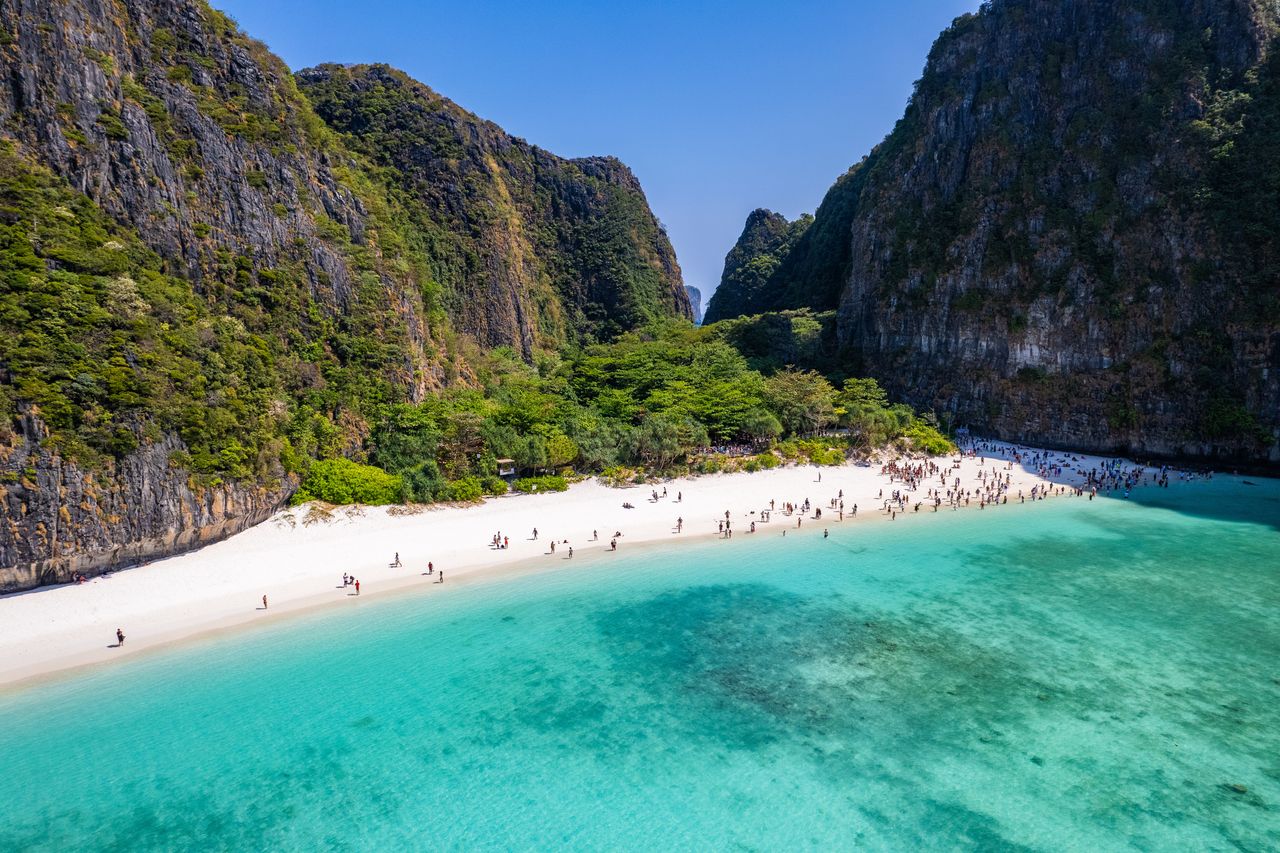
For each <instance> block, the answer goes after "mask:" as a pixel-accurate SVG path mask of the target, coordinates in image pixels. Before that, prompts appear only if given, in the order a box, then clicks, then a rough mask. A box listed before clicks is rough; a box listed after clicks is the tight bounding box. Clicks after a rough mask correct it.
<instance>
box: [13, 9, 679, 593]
mask: <svg viewBox="0 0 1280 853" xmlns="http://www.w3.org/2000/svg"><path fill="white" fill-rule="evenodd" d="M0 72H2V73H0V526H2V527H3V530H2V531H0V589H4V590H10V589H15V588H26V587H28V586H32V585H36V584H39V583H43V582H48V581H53V580H64V579H66V577H68V576H69V574H70V573H72V572H77V571H81V572H85V573H88V574H93V573H95V572H98V571H101V570H104V569H106V568H109V567H116V566H121V565H125V564H127V563H129V562H132V561H137V560H142V559H150V558H153V557H156V556H161V555H165V554H170V553H176V552H178V551H180V550H183V549H185V548H189V547H193V546H195V545H199V544H202V543H204V542H208V541H212V540H214V539H216V538H219V537H221V536H225V535H229V534H230V533H233V532H235V531H237V530H239V529H242V528H243V527H244V526H246V525H248V524H251V523H255V522H256V521H257V520H259V519H261V518H263V517H265V516H266V515H267V514H269V513H270V512H271V511H272V510H274V509H276V508H278V507H279V506H281V505H282V504H283V502H284V501H285V500H286V499H287V498H288V496H289V494H290V493H291V491H292V490H293V488H294V485H295V484H296V482H297V476H298V473H299V472H300V471H302V470H304V469H305V467H306V465H307V461H308V460H309V459H314V458H323V457H331V456H336V455H352V456H360V455H361V454H362V453H363V448H364V445H365V441H366V439H367V437H368V436H369V434H370V431H371V429H372V427H371V423H370V421H371V419H372V418H374V417H376V416H377V412H378V411H379V407H382V406H385V404H387V403H398V402H414V401H420V400H423V399H424V398H425V397H426V396H427V395H429V394H431V393H433V392H434V391H436V390H439V389H443V388H446V387H449V386H451V385H459V384H461V385H467V384H472V383H474V381H475V378H474V373H473V372H472V369H471V367H470V366H469V365H468V363H467V360H466V356H465V353H467V352H472V351H474V349H473V347H471V346H470V345H469V344H467V343H466V342H465V340H464V337H465V336H463V335H456V334H454V332H456V331H458V330H461V331H462V332H470V333H474V334H475V336H476V337H477V338H478V339H479V340H480V342H481V343H482V344H489V345H493V344H512V345H514V346H516V347H517V348H519V349H522V350H523V351H524V352H525V353H526V354H527V353H530V352H531V347H534V346H550V345H555V344H558V343H562V342H564V341H566V340H571V339H575V338H577V337H582V338H587V339H590V338H594V337H606V336H608V335H610V334H612V333H613V332H614V331H621V330H624V329H626V328H629V327H630V325H631V324H634V323H638V322H641V321H643V320H644V319H648V318H650V317H651V316H668V315H675V316H688V301H687V298H686V296H685V294H684V291H683V289H682V288H681V287H680V273H679V267H678V265H677V264H676V261H675V256H674V253H672V252H671V249H670V244H669V243H668V242H667V241H666V237H665V234H663V233H662V229H661V227H660V226H659V225H658V223H657V221H656V219H655V218H654V217H653V215H652V213H651V212H650V211H649V210H648V207H647V204H646V203H645V200H644V196H643V194H642V193H641V191H640V188H639V185H638V183H637V182H636V180H635V177H634V176H633V175H632V174H631V173H630V171H629V170H628V169H627V168H626V167H625V166H624V165H622V164H621V163H619V162H617V161H616V160H612V159H609V158H592V159H589V160H582V161H565V160H560V159H559V158H555V157H554V156H553V155H550V154H547V153H546V152H541V151H539V150H538V149H535V148H533V147H532V146H528V145H526V144H524V143H522V142H520V141H518V140H513V139H511V138H510V137H507V136H506V135H505V134H502V133H501V131H500V130H499V129H497V128H496V127H494V126H492V125H489V124H487V123H484V122H481V121H480V120H479V119H476V118H475V117H473V116H470V115H469V114H466V113H464V112H463V111H461V110H459V109H457V108H456V107H454V106H452V105H451V104H447V102H444V100H443V99H440V98H438V97H437V98H435V101H433V102H432V103H434V104H435V106H430V105H428V107H429V108H430V109H437V108H439V107H441V106H444V109H443V111H442V112H444V113H447V114H448V116H449V118H448V120H447V121H442V122H441V123H440V124H439V125H433V126H432V127H433V131H432V132H439V133H442V134H445V135H446V136H447V135H448V134H452V136H451V137H449V138H448V139H447V140H445V142H444V143H442V144H445V146H446V149H447V152H446V155H447V156H446V155H442V156H445V159H446V160H448V159H449V158H457V159H459V160H460V161H465V163H467V164H470V165H469V166H468V167H467V168H461V167H458V168H456V169H454V170H453V171H449V170H447V169H446V170H445V171H443V172H438V171H433V170H434V168H435V166H436V165H438V163H437V160H436V159H432V158H433V157H435V155H434V154H431V155H429V156H427V162H428V164H429V165H430V166H431V168H429V169H427V170H426V171H425V172H424V173H423V175H425V176H426V178H425V179H426V180H427V183H428V184H430V180H438V181H439V185H438V186H434V185H433V187H432V189H431V192H430V193H426V194H422V195H419V194H417V193H415V187H417V186H418V184H417V183H416V181H417V180H418V178H419V177H423V175H418V174H416V173H414V172H413V171H412V169H411V168H410V167H411V166H413V165H414V162H415V161H414V160H413V156H414V155H413V154H412V153H411V154H410V155H409V156H407V158H406V159H405V160H404V161H403V163H402V164H403V165H404V166H405V167H406V169H407V170H408V171H406V173H405V174H403V175H400V174H398V173H394V172H393V170H391V169H387V168H380V166H386V165H387V162H386V161H380V162H379V163H378V164H377V165H375V164H373V163H371V159H374V158H375V155H377V154H378V153H379V150H378V149H377V147H376V146H372V145H370V146H368V148H367V151H368V152H370V153H365V150H364V149H361V150H357V149H356V148H355V147H353V146H349V145H348V144H347V141H346V140H347V139H351V140H354V139H356V137H355V135H350V136H348V137H347V138H346V139H344V137H342V136H340V135H339V134H338V133H336V132H335V131H334V130H332V129H331V128H330V127H329V126H328V125H326V124H325V122H324V121H323V120H321V119H320V118H319V117H318V116H317V115H316V114H315V112H314V111H313V109H312V106H311V104H310V102H309V101H308V100H307V98H306V97H305V96H304V95H303V94H302V93H301V92H299V90H298V88H297V83H296V80H295V78H294V77H293V75H292V74H290V73H289V71H288V69H287V68H285V66H284V64H283V63H282V62H281V61H280V60H279V59H278V58H276V57H274V56H273V55H271V54H270V53H269V52H268V51H267V50H266V48H265V47H264V46H262V45H261V44H259V43H257V42H255V41H253V40H252V39H249V38H248V37H246V36H245V35H244V34H243V33H241V32H240V31H239V30H238V29H237V28H236V26H235V25H234V24H233V23H232V22H231V21H230V20H229V19H227V18H226V17H225V16H223V15H221V14H220V13H218V12H216V11H213V10H211V9H210V8H209V7H208V6H207V5H205V4H204V3H203V2H202V0H60V2H37V1H36V0H0ZM401 82H404V81H401ZM405 85H409V84H408V83H405ZM413 85H414V86H416V84H413ZM428 124H429V123H428ZM441 138H442V139H443V137H441ZM513 152H514V153H513ZM508 155H511V156H508ZM477 164H478V165H477ZM471 166H476V169H472V168H471ZM450 168H453V167H452V166H451V167H450ZM485 176H487V177H485ZM481 178H483V180H481ZM485 181H487V183H485ZM455 184H456V186H455ZM477 184H480V186H479V187H478V188H477ZM432 193H434V194H432ZM424 199H425V201H424ZM436 202H440V204H441V205H443V208H447V209H448V210H450V211H452V212H453V213H456V214H457V217H458V218H456V219H455V218H449V216H444V217H442V218H440V219H435V218H433V216H434V214H435V212H436V211H437V210H438V209H442V208H437V207H433V206H432V205H433V204H435V203H436ZM450 205H456V208H457V209H456V210H454V209H453V208H451V207H450ZM530 210H531V211H534V213H536V216H533V215H530V214H529V213H528V211H530ZM539 217H541V218H539ZM548 247H551V249H548ZM547 252H551V257H550V260H548V255H547V254H546V253H547ZM513 271H514V272H513ZM504 288H506V290H504Z"/></svg>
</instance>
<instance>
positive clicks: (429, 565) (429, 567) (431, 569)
mask: <svg viewBox="0 0 1280 853" xmlns="http://www.w3.org/2000/svg"><path fill="white" fill-rule="evenodd" d="M435 570H436V567H435V564H434V563H432V562H431V561H430V560H427V574H431V573H432V572H434V571H435Z"/></svg>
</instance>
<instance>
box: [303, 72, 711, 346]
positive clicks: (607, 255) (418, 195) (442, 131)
mask: <svg viewBox="0 0 1280 853" xmlns="http://www.w3.org/2000/svg"><path fill="white" fill-rule="evenodd" d="M298 82H299V85H300V86H301V88H302V91H303V92H304V93H305V94H306V96H307V97H308V98H309V99H310V101H311V103H312V104H313V105H314V106H315V109H316V111H317V113H318V114H319V115H320V116H321V118H323V119H324V120H325V121H326V122H327V123H328V124H329V125H330V126H332V127H333V128H334V129H335V130H337V131H339V132H341V133H342V134H344V137H345V139H346V140H347V141H348V143H349V144H350V145H351V146H352V147H353V148H355V149H356V150H358V151H360V152H362V153H364V154H366V155H368V156H369V157H370V158H371V159H372V160H373V161H374V162H375V163H377V164H378V165H382V166H386V167H388V171H386V172H384V173H383V175H384V177H385V178H386V179H387V180H388V181H389V182H390V185H391V189H392V190H393V191H398V192H400V193H402V194H403V198H404V202H405V206H406V208H407V209H408V210H409V212H410V215H411V217H412V222H413V225H414V230H415V231H417V232H419V233H421V234H422V235H424V237H425V239H426V240H428V241H429V255H430V257H431V259H432V269H433V272H434V274H435V278H436V280H437V281H439V282H440V283H441V284H442V286H443V287H444V289H445V302H446V306H447V308H448V311H449V314H450V316H451V317H452V318H453V319H454V322H455V324H456V325H457V326H458V328H460V329H462V330H463V331H466V332H469V333H470V334H472V335H474V336H475V337H476V338H477V339H479V340H480V341H481V342H483V343H485V344H488V345H490V346H496V345H501V344H507V345H514V346H516V347H517V348H518V349H520V350H522V351H523V352H525V353H526V354H529V353H531V352H532V351H533V350H534V349H535V348H536V347H537V346H540V345H541V346H548V345H556V344H559V343H562V342H564V341H565V340H583V339H585V340H595V339H607V338H609V337H612V336H614V335H616V334H618V333H619V332H622V331H624V330H626V329H630V328H634V327H636V326H637V325H640V324H643V323H644V322H646V321H649V320H654V319H658V318H659V317H666V316H673V315H674V316H683V317H688V316H690V310H689V300H688V296H687V294H686V293H685V291H684V287H683V283H682V281H681V276H680V267H679V265H678V264H677V263H676V258H675V251H674V250H673V249H672V248H671V243H670V241H669V240H668V239H667V235H666V232H665V231H664V230H663V229H662V227H661V226H660V225H659V223H658V220H657V219H656V218H655V217H654V215H653V213H652V212H651V211H650V210H649V205H648V202H647V201H646V200H645V197H644V192H643V190H641V188H640V183H639V181H637V180H636V178H635V176H634V175H633V174H632V173H631V170H630V169H628V168H627V167H626V166H625V165H623V164H622V163H621V162H619V161H618V160H616V159H614V158H611V157H590V158H585V159H578V160H565V159H563V158H561V157H557V156H555V155H554V154H551V153H549V152H547V151H544V150H543V149H541V148H538V147H537V146H534V145H530V144H529V143H528V142H525V141H524V140H523V139H518V138H516V137H513V136H511V135H509V134H507V133H506V132H504V131H503V130H502V128H500V127H498V126H497V125H495V124H493V123H492V122H487V121H484V120H482V119H480V118H477V117H476V116H475V115H472V114H471V113H469V112H467V111H466V110H464V109H462V108H461V107H459V106H458V105H457V104H454V103H453V102H452V101H450V100H448V99H447V98H443V97H441V96H440V95H438V94H436V93H435V92H433V91H432V90H431V89H430V88H428V87H427V86H424V85H422V84H421V83H418V82H416V81H415V80H412V79H410V78H409V77H408V76H406V75H405V74H403V73H401V72H399V71H396V70H395V69H393V68H389V67H387V66H385V65H362V66H350V67H344V66H338V65H322V66H319V67H317V68H311V69H307V70H305V71H301V72H299V73H298Z"/></svg>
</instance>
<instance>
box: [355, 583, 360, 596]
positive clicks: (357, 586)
mask: <svg viewBox="0 0 1280 853" xmlns="http://www.w3.org/2000/svg"><path fill="white" fill-rule="evenodd" d="M359 594H360V581H359V580H357V581H356V595H359Z"/></svg>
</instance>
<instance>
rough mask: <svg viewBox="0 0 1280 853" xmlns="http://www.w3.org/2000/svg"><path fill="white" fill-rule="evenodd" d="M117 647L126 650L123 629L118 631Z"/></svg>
mask: <svg viewBox="0 0 1280 853" xmlns="http://www.w3.org/2000/svg"><path fill="white" fill-rule="evenodd" d="M116 646H117V647H119V648H124V630H123V629H121V628H117V629H116Z"/></svg>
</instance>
